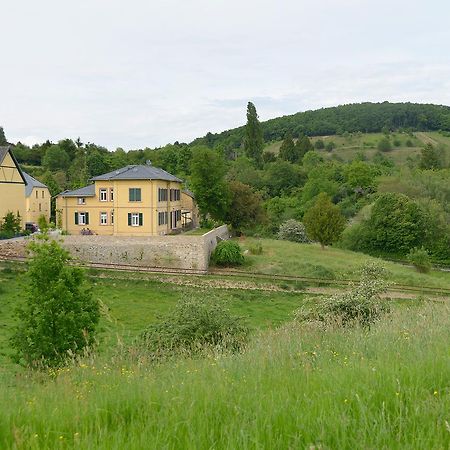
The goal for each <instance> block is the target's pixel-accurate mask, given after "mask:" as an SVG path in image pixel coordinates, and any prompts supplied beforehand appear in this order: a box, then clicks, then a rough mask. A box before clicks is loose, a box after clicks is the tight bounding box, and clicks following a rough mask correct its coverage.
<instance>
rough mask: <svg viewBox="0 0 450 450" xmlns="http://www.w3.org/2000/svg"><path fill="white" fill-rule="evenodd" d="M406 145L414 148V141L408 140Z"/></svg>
mask: <svg viewBox="0 0 450 450" xmlns="http://www.w3.org/2000/svg"><path fill="white" fill-rule="evenodd" d="M405 144H406V146H407V147H414V144H413V141H412V140H411V139H407V140H406V143H405Z"/></svg>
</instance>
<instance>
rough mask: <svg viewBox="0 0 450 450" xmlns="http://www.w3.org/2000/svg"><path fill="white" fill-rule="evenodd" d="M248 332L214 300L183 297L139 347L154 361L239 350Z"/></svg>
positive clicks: (221, 304)
mask: <svg viewBox="0 0 450 450" xmlns="http://www.w3.org/2000/svg"><path fill="white" fill-rule="evenodd" d="M248 334H249V329H248V327H247V326H246V325H245V324H244V323H243V322H242V319H241V318H239V317H236V316H234V315H232V314H231V313H230V312H229V311H228V310H227V309H226V308H225V306H224V304H223V303H222V302H221V301H219V300H217V299H214V298H210V297H208V298H194V297H191V298H188V297H187V298H184V299H181V300H180V301H179V302H178V304H177V305H176V307H175V309H174V310H173V311H172V312H170V313H169V314H168V315H167V316H166V317H165V318H164V320H163V321H162V322H160V323H157V324H152V325H150V326H149V327H148V328H147V329H146V330H145V331H144V332H143V333H142V335H141V338H140V342H139V344H140V345H142V346H143V347H144V349H145V350H146V351H150V353H151V356H152V357H153V358H155V359H158V358H161V357H167V356H173V355H177V354H180V353H187V354H188V355H195V354H201V353H204V352H205V351H208V350H220V351H232V352H234V351H239V350H241V349H242V348H243V347H244V346H245V344H246V343H247V340H248Z"/></svg>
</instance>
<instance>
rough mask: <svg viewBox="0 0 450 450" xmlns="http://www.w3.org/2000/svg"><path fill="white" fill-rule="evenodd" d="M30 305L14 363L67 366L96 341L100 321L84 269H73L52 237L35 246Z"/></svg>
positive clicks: (17, 334) (22, 312) (23, 313)
mask: <svg viewBox="0 0 450 450" xmlns="http://www.w3.org/2000/svg"><path fill="white" fill-rule="evenodd" d="M29 249H30V250H31V252H32V255H33V256H32V258H31V260H30V261H29V265H28V272H27V275H26V279H27V289H26V294H25V296H26V300H25V305H24V306H23V307H21V308H19V309H18V318H19V323H18V325H17V327H16V329H15V331H14V334H13V336H12V338H11V343H12V346H13V348H14V350H15V354H14V360H15V361H16V362H17V363H20V364H23V365H26V366H29V367H40V366H44V367H49V366H60V365H62V364H64V362H65V361H66V359H67V358H68V357H69V356H73V355H80V354H82V353H83V351H84V350H85V349H86V348H87V347H89V346H91V345H92V344H93V343H94V337H95V329H96V326H97V324H98V321H99V319H100V308H99V303H98V301H97V300H96V299H94V298H93V296H92V292H91V290H90V288H89V286H88V285H87V282H86V278H85V274H84V271H83V269H81V268H79V267H72V266H70V265H68V261H69V260H70V256H69V253H68V252H67V251H66V250H64V249H63V248H62V247H61V246H60V245H59V244H58V243H57V242H56V241H49V240H48V238H46V239H43V240H42V241H40V242H32V243H31V244H30V245H29Z"/></svg>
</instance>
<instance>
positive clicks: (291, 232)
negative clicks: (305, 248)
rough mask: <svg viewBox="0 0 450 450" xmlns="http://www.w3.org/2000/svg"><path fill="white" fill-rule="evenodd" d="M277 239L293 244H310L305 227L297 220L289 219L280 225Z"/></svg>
mask: <svg viewBox="0 0 450 450" xmlns="http://www.w3.org/2000/svg"><path fill="white" fill-rule="evenodd" d="M277 238H278V239H282V240H284V241H292V242H304V243H309V242H310V240H309V239H308V237H307V236H306V230H305V226H304V225H303V224H302V223H301V222H299V221H297V220H295V219H289V220H287V221H286V222H284V223H282V224H281V225H280V230H279V231H278V235H277Z"/></svg>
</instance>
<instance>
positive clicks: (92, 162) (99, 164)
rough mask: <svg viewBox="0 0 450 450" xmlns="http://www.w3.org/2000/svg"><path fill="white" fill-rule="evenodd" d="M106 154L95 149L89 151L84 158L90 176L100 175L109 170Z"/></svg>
mask: <svg viewBox="0 0 450 450" xmlns="http://www.w3.org/2000/svg"><path fill="white" fill-rule="evenodd" d="M107 156H108V155H105V154H104V153H101V152H99V151H98V150H97V149H94V150H92V151H90V152H89V154H88V156H87V158H86V166H87V170H88V174H89V176H90V177H96V176H98V175H102V174H104V173H106V172H108V171H109V170H110V166H109V164H108V161H107Z"/></svg>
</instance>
